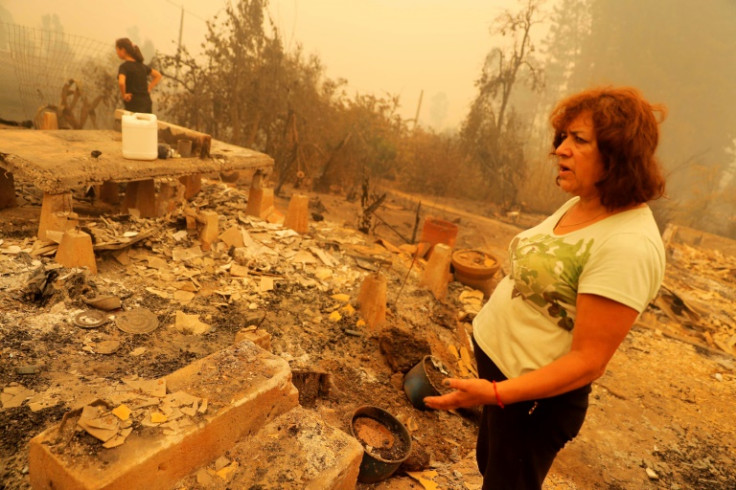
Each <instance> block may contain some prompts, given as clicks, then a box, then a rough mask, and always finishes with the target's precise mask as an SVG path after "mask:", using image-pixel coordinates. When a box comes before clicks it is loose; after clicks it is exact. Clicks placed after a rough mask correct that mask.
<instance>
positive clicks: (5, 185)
mask: <svg viewBox="0 0 736 490" xmlns="http://www.w3.org/2000/svg"><path fill="white" fill-rule="evenodd" d="M17 205H18V203H17V202H16V200H15V179H14V178H13V174H12V173H11V172H6V171H4V170H2V169H0V209H5V208H14V207H15V206H17Z"/></svg>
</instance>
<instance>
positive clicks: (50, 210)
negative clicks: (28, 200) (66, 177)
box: [38, 192, 78, 240]
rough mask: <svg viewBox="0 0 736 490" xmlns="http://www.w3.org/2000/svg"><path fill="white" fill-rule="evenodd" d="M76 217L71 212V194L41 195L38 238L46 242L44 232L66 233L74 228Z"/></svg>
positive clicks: (46, 193) (46, 238)
mask: <svg viewBox="0 0 736 490" xmlns="http://www.w3.org/2000/svg"><path fill="white" fill-rule="evenodd" d="M77 224H78V221H77V215H76V213H74V211H73V210H72V193H71V192H62V193H61V194H49V193H48V192H44V193H43V201H41V218H40V219H39V221H38V238H40V239H41V240H48V237H47V236H46V231H48V230H51V231H62V232H63V231H66V230H69V229H72V228H74V227H76V226H77Z"/></svg>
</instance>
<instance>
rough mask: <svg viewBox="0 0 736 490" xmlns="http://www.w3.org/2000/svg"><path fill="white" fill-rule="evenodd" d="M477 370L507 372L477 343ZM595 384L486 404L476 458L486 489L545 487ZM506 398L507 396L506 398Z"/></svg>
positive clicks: (490, 375)
mask: <svg viewBox="0 0 736 490" xmlns="http://www.w3.org/2000/svg"><path fill="white" fill-rule="evenodd" d="M473 343H474V346H475V358H476V360H477V361H478V374H479V376H480V377H481V378H483V379H487V380H496V381H503V380H505V379H506V377H505V376H504V375H503V374H502V373H501V371H500V370H499V369H498V367H496V365H495V364H494V363H493V361H491V359H490V358H489V357H488V356H487V355H486V354H485V353H484V352H483V351H482V350H481V348H480V347H478V344H476V343H475V340H473ZM589 393H590V385H586V386H583V387H582V388H578V389H576V390H574V391H571V392H569V393H564V394H562V395H558V396H555V397H552V398H543V399H540V400H537V401H529V402H519V403H513V404H511V405H506V407H505V408H503V409H502V408H500V407H498V406H496V405H485V406H484V407H483V416H482V418H481V422H480V431H479V433H478V445H477V448H476V458H477V461H478V468H479V469H480V472H481V474H482V475H483V490H504V489H509V490H525V489H529V490H531V489H535V490H538V489H541V488H542V482H543V481H544V478H545V477H546V476H547V472H548V471H549V469H550V467H551V466H552V462H553V461H554V459H555V456H556V455H557V453H558V452H559V450H560V449H562V447H563V446H564V445H565V444H566V443H567V442H568V441H570V440H572V439H573V438H574V437H575V436H576V435H577V434H578V431H579V430H580V427H581V426H582V425H583V420H584V419H585V412H586V411H587V409H588V394H589ZM502 401H503V399H502Z"/></svg>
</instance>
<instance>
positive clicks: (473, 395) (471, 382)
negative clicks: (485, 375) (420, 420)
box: [424, 378, 496, 410]
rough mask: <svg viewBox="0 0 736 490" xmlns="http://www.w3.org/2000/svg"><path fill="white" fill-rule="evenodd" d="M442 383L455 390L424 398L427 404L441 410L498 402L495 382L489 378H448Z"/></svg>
mask: <svg viewBox="0 0 736 490" xmlns="http://www.w3.org/2000/svg"><path fill="white" fill-rule="evenodd" d="M442 383H443V384H444V385H445V386H448V387H450V388H453V389H454V390H455V391H453V392H452V393H448V394H446V395H442V396H428V397H426V398H424V404H425V405H427V406H428V407H430V408H436V409H439V410H452V409H455V408H469V407H475V406H478V405H493V404H495V403H496V397H495V395H494V394H493V384H492V383H491V382H490V381H488V380H485V379H455V378H447V379H445V380H444V381H443V382H442Z"/></svg>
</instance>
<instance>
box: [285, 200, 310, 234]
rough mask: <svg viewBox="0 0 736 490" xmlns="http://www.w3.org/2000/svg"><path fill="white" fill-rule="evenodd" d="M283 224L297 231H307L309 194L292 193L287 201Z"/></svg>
mask: <svg viewBox="0 0 736 490" xmlns="http://www.w3.org/2000/svg"><path fill="white" fill-rule="evenodd" d="M284 226H285V227H286V228H291V229H292V230H294V231H295V232H297V233H306V232H308V231H309V196H305V195H304V194H294V195H293V196H291V200H290V201H289V209H288V210H287V211H286V219H285V220H284Z"/></svg>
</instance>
